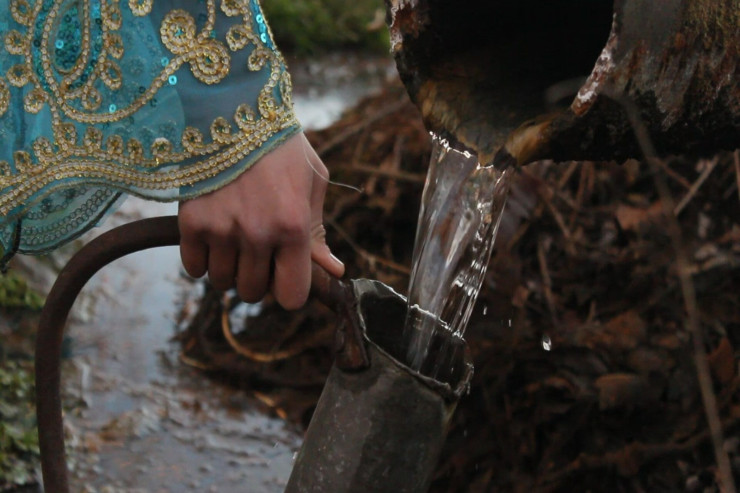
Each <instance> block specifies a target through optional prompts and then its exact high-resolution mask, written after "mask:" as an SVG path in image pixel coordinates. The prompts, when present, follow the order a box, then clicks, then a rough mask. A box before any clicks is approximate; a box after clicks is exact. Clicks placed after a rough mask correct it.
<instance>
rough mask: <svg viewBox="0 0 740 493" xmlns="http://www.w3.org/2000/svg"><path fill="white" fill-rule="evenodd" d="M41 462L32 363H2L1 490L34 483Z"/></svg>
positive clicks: (0, 406) (0, 374)
mask: <svg viewBox="0 0 740 493" xmlns="http://www.w3.org/2000/svg"><path fill="white" fill-rule="evenodd" d="M38 461H39V440H38V433H37V432H36V408H35V406H34V385H33V372H32V370H31V363H30V362H28V361H25V362H13V361H5V362H0V491H13V490H14V488H16V487H18V486H22V485H28V484H33V483H35V482H36V478H35V474H34V469H35V468H36V467H38Z"/></svg>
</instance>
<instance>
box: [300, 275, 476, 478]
mask: <svg viewBox="0 0 740 493" xmlns="http://www.w3.org/2000/svg"><path fill="white" fill-rule="evenodd" d="M352 285H353V289H354V291H355V298H356V300H357V312H358V313H359V317H360V325H361V327H362V329H363V334H364V336H365V341H366V344H367V346H368V350H369V353H370V366H369V367H368V368H366V369H364V370H363V371H360V372H348V371H345V370H343V369H341V368H339V367H338V366H336V365H335V366H334V367H333V368H332V370H331V372H330V374H329V378H328V379H327V382H326V385H325V386H324V390H323V392H322V394H321V398H320V399H319V402H318V405H317V407H316V410H315V411H314V415H313V417H312V419H311V423H310V425H309V427H308V430H307V432H306V436H305V439H304V442H303V446H302V448H301V451H300V452H299V454H298V457H297V459H296V463H295V465H294V467H293V472H292V474H291V477H290V480H289V482H288V486H287V488H286V490H285V491H286V493H326V492H332V493H387V492H390V491H392V492H394V493H424V492H426V491H427V489H428V488H429V484H430V482H431V480H432V474H433V472H434V470H435V467H436V465H437V461H438V459H439V454H440V451H441V449H442V445H443V443H444V440H445V437H446V434H447V427H448V424H449V422H450V418H451V417H452V413H453V412H454V410H455V407H456V403H457V401H458V399H459V397H460V395H461V394H462V393H463V392H465V390H466V389H467V388H468V385H469V382H470V378H471V377H472V369H473V368H472V364H471V362H470V361H471V360H470V356H469V354H468V352H467V347H466V346H465V342H464V341H463V340H462V339H461V338H459V337H453V336H452V334H451V333H450V332H449V331H444V330H442V331H438V332H439V333H438V334H437V336H436V337H437V338H436V339H435V341H434V342H433V347H432V351H434V350H437V349H440V348H446V349H448V352H446V355H447V357H448V358H447V361H446V362H445V364H443V365H442V368H443V371H442V372H441V373H440V374H438V376H437V378H436V379H431V378H428V377H425V376H423V375H420V374H419V373H416V372H414V371H412V370H411V369H410V368H409V367H408V366H407V365H406V364H404V363H403V361H404V358H405V355H406V349H405V348H406V346H405V341H404V340H403V330H402V328H403V323H404V319H405V315H406V300H405V299H404V298H403V297H402V296H400V295H399V294H397V293H395V292H394V291H392V290H391V289H390V288H388V287H387V286H385V285H384V284H382V283H379V282H377V281H369V280H366V279H359V280H354V281H352Z"/></svg>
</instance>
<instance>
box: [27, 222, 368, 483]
mask: <svg viewBox="0 0 740 493" xmlns="http://www.w3.org/2000/svg"><path fill="white" fill-rule="evenodd" d="M179 242H180V231H179V229H178V226H177V216H166V217H158V218H153V219H143V220H140V221H134V222H132V223H129V224H125V225H123V226H119V227H117V228H114V229H112V230H110V231H108V232H106V233H104V234H102V235H100V236H99V237H98V238H96V239H94V240H93V241H91V242H90V243H89V244H87V245H86V246H85V247H83V248H82V249H81V250H80V251H79V252H77V253H76V254H75V255H74V256H73V257H72V259H71V260H70V261H69V262H68V263H67V265H66V266H65V267H64V269H62V271H61V272H60V273H59V276H58V277H57V280H56V282H55V283H54V286H53V287H52V288H51V291H50V292H49V295H48V296H47V298H46V303H45V304H44V309H43V310H42V312H41V318H40V321H39V330H38V334H37V338H36V417H37V421H38V429H39V448H40V450H41V468H42V472H43V477H44V487H45V491H46V493H69V481H68V475H67V462H66V457H65V453H64V429H63V423H62V401H61V394H60V382H61V354H62V339H63V336H64V326H65V324H66V321H67V316H68V315H69V311H70V309H71V308H72V304H73V303H74V301H75V299H77V296H78V295H79V293H80V291H81V290H82V288H83V286H84V285H85V284H86V283H87V281H88V280H89V279H90V278H91V277H92V276H93V275H94V274H95V273H96V272H98V271H99V270H100V269H101V268H103V267H105V266H106V265H108V264H109V263H111V262H113V261H114V260H116V259H118V258H121V257H123V256H125V255H128V254H130V253H134V252H138V251H140V250H146V249H149V248H154V247H161V246H173V245H177V244H179ZM311 293H312V295H314V296H316V297H317V298H318V299H319V300H320V301H321V302H322V303H324V304H325V305H327V306H328V307H329V308H331V309H332V310H334V311H335V312H336V313H337V314H339V315H340V316H341V317H347V316H348V314H349V315H351V312H352V310H353V306H354V295H353V294H352V288H351V287H350V286H348V285H347V284H346V283H344V282H342V281H340V280H339V279H336V278H334V277H332V276H331V275H329V273H327V272H326V271H325V270H324V269H322V268H321V267H319V266H318V265H317V264H316V263H314V264H313V267H312V284H311ZM340 326H341V328H340V330H339V331H338V333H339V332H341V333H342V334H345V335H351V336H352V335H357V333H358V332H357V331H358V328H357V327H356V326H355V324H354V322H352V321H350V324H349V327H346V326H345V325H344V324H341V323H340ZM347 332H349V334H346V333H347ZM338 339H341V340H342V342H343V344H341V346H338V348H337V349H338V354H337V363H338V364H339V362H340V360H344V361H345V364H347V365H349V366H350V367H354V368H360V367H362V366H364V365H366V364H367V361H368V360H367V354H366V353H365V349H364V345H363V344H362V341H361V339H357V337H353V338H349V339H348V338H347V337H344V336H342V337H339V338H338ZM353 365H354V366H353Z"/></svg>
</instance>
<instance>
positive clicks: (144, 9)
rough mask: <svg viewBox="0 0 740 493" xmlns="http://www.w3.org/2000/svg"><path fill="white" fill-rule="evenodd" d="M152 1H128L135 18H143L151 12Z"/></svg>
mask: <svg viewBox="0 0 740 493" xmlns="http://www.w3.org/2000/svg"><path fill="white" fill-rule="evenodd" d="M152 4H153V1H152V0H128V6H129V8H130V9H131V12H133V13H134V15H135V16H137V17H143V16H145V15H147V14H148V13H150V12H151V11H152Z"/></svg>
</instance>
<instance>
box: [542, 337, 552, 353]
mask: <svg viewBox="0 0 740 493" xmlns="http://www.w3.org/2000/svg"><path fill="white" fill-rule="evenodd" d="M542 349H544V350H545V351H550V350H551V349H552V339H550V336H548V335H544V336H542Z"/></svg>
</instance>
